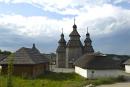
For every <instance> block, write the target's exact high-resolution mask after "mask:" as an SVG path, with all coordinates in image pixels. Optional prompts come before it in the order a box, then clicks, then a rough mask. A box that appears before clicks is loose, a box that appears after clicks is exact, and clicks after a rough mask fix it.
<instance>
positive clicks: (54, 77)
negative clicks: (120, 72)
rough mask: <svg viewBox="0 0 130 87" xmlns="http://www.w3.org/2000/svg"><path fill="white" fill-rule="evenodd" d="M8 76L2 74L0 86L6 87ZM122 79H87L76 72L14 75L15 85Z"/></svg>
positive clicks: (66, 86) (51, 86) (49, 86)
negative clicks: (31, 76) (22, 76)
mask: <svg viewBox="0 0 130 87" xmlns="http://www.w3.org/2000/svg"><path fill="white" fill-rule="evenodd" d="M6 81H7V76H0V87H6V83H7V82H6ZM118 81H120V80H119V78H118V79H117V78H116V79H115V78H104V79H103V78H102V79H96V80H87V79H85V78H83V77H81V76H79V75H77V74H75V73H52V72H49V73H47V74H45V75H41V76H39V77H37V78H35V79H32V78H21V77H16V76H13V80H12V82H13V87H83V86H84V85H87V84H90V83H92V84H94V85H100V84H111V83H114V82H118Z"/></svg>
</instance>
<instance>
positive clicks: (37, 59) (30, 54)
mask: <svg viewBox="0 0 130 87" xmlns="http://www.w3.org/2000/svg"><path fill="white" fill-rule="evenodd" d="M48 61H49V60H48V59H47V58H46V57H45V56H44V55H43V54H41V53H40V52H39V51H38V49H34V48H25V47H22V48H20V49H19V50H18V51H16V52H15V53H14V56H13V64H40V63H45V62H48ZM0 64H2V65H3V64H8V58H5V59H3V60H2V61H0Z"/></svg>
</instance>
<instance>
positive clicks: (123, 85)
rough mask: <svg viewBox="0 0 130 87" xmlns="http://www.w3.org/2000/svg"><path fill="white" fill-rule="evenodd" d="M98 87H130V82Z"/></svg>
mask: <svg viewBox="0 0 130 87" xmlns="http://www.w3.org/2000/svg"><path fill="white" fill-rule="evenodd" d="M96 87H130V82H123V83H115V84H110V85H100V86H96Z"/></svg>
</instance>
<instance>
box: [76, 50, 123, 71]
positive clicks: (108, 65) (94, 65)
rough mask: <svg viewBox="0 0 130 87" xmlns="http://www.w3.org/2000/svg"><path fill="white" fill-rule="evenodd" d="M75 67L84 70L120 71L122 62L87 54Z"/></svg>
mask: <svg viewBox="0 0 130 87" xmlns="http://www.w3.org/2000/svg"><path fill="white" fill-rule="evenodd" d="M75 65H76V66H78V67H81V68H84V69H97V70H98V69H99V70H100V69H101V70H102V69H103V70H104V69H120V68H121V67H120V62H119V61H118V60H114V59H112V58H108V57H107V56H105V55H102V54H94V53H93V54H85V55H83V56H82V57H81V58H79V59H78V60H77V61H76V62H75Z"/></svg>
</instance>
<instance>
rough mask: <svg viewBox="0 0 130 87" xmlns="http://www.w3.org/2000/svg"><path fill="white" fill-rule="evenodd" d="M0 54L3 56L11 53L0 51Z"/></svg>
mask: <svg viewBox="0 0 130 87" xmlns="http://www.w3.org/2000/svg"><path fill="white" fill-rule="evenodd" d="M0 54H3V55H10V54H11V52H10V51H6V50H5V51H2V50H0Z"/></svg>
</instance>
